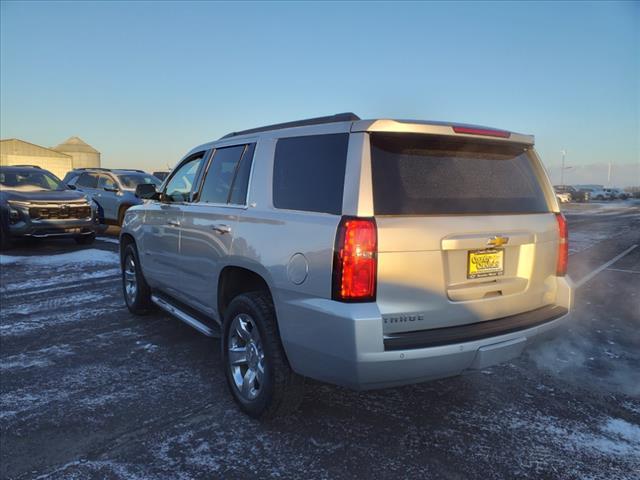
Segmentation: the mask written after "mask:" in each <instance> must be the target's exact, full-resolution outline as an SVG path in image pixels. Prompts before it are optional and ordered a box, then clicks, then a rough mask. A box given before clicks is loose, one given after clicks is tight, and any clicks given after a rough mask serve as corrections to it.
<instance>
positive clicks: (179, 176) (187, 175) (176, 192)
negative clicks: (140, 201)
mask: <svg viewBox="0 0 640 480" xmlns="http://www.w3.org/2000/svg"><path fill="white" fill-rule="evenodd" d="M203 158H204V153H201V154H198V155H197V156H196V157H193V158H191V159H189V160H188V161H187V162H185V163H183V164H182V165H181V166H180V167H179V168H178V170H176V171H175V172H174V174H173V175H172V176H171V179H170V180H169V182H168V183H167V186H166V187H165V189H164V197H165V199H166V200H167V201H170V202H188V201H190V200H191V190H192V189H193V184H194V183H195V179H196V175H197V173H198V169H199V168H200V165H201V164H202V159H203Z"/></svg>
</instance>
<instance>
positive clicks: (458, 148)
mask: <svg viewBox="0 0 640 480" xmlns="http://www.w3.org/2000/svg"><path fill="white" fill-rule="evenodd" d="M528 148H529V147H528V146H525V145H518V144H509V143H498V142H490V141H484V142H481V141H469V140H468V139H451V138H449V137H437V136H432V135H420V134H396V133H373V134H371V163H372V170H373V172H372V174H373V198H374V210H375V213H376V214H378V215H432V214H464V213H471V214H474V213H540V212H548V211H549V208H548V206H547V203H546V201H545V198H544V194H543V192H542V189H541V188H540V185H539V184H538V180H537V177H536V175H535V173H534V170H533V166H532V164H531V158H530V156H529V152H528V150H527V149H528Z"/></svg>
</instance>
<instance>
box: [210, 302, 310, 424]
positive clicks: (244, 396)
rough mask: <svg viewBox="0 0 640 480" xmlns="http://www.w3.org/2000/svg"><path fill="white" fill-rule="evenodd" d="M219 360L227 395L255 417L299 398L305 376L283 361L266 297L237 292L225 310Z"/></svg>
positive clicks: (289, 406)
mask: <svg viewBox="0 0 640 480" xmlns="http://www.w3.org/2000/svg"><path fill="white" fill-rule="evenodd" d="M222 358H223V364H224V368H225V374H226V377H227V383H228V385H229V389H230V390H231V394H232V395H233V398H234V399H235V401H236V403H237V404H238V406H239V407H240V409H241V410H242V411H243V412H245V413H247V414H248V415H250V416H252V417H254V418H263V419H266V418H272V417H275V416H279V415H283V414H287V413H290V412H292V411H295V410H296V408H297V407H298V405H299V404H300V402H301V401H302V397H303V387H304V378H303V377H300V376H299V375H297V374H295V373H294V372H293V370H291V367H290V366H289V362H288V361H287V358H286V355H285V353H284V349H283V348H282V343H281V341H280V335H279V333H278V327H277V325H276V316H275V310H274V308H273V303H272V301H271V298H270V296H269V295H268V294H267V293H264V292H252V293H246V294H242V295H239V296H237V297H236V298H234V299H233V300H232V301H231V304H230V305H229V307H228V308H227V311H226V312H225V318H224V325H223V337H222Z"/></svg>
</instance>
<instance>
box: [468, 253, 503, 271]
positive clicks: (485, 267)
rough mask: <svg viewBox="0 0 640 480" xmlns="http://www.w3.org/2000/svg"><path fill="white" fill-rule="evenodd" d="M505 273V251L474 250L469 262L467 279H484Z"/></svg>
mask: <svg viewBox="0 0 640 480" xmlns="http://www.w3.org/2000/svg"><path fill="white" fill-rule="evenodd" d="M503 273H504V250H502V249H497V248H490V249H487V250H472V251H470V252H469V261H468V262H467V278H482V277H493V276H496V275H502V274H503Z"/></svg>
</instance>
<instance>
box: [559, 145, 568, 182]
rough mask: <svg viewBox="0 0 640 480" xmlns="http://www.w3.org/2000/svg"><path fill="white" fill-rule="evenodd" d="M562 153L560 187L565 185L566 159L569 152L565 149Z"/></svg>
mask: <svg viewBox="0 0 640 480" xmlns="http://www.w3.org/2000/svg"><path fill="white" fill-rule="evenodd" d="M560 153H562V165H561V166H560V185H564V157H566V156H567V151H566V150H565V149H564V148H563V149H562V150H560Z"/></svg>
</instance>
